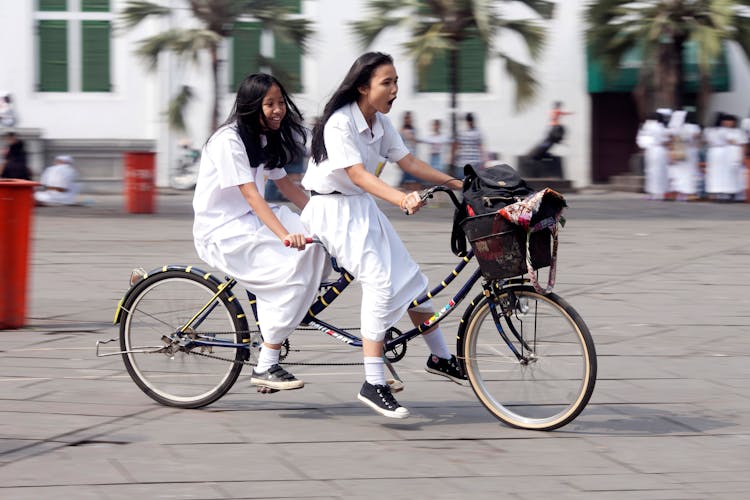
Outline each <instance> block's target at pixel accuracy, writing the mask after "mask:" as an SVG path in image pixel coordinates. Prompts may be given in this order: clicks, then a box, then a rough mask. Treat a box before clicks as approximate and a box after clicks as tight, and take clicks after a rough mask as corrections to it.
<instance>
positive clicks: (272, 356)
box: [255, 346, 281, 373]
mask: <svg viewBox="0 0 750 500" xmlns="http://www.w3.org/2000/svg"><path fill="white" fill-rule="evenodd" d="M279 354H281V349H271V348H270V347H267V346H263V347H262V348H261V349H260V354H259V355H258V366H256V367H255V371H256V372H257V373H263V372H264V371H266V370H268V369H269V368H271V367H272V366H273V365H276V364H278V363H279Z"/></svg>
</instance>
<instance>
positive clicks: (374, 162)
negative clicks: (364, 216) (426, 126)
mask: <svg viewBox="0 0 750 500" xmlns="http://www.w3.org/2000/svg"><path fill="white" fill-rule="evenodd" d="M323 139H324V141H325V144H326V150H327V151H328V158H327V159H326V160H324V161H322V162H321V163H320V164H316V163H315V161H314V160H313V159H312V158H311V159H310V163H309V165H308V167H307V172H306V173H305V177H304V178H303V179H302V186H303V187H304V188H305V189H308V190H312V191H317V192H318V193H331V192H333V191H338V192H339V193H342V194H347V195H353V194H362V193H364V192H365V191H364V190H362V189H361V188H359V187H358V186H356V185H355V184H354V183H353V182H352V181H351V179H349V176H348V175H347V173H346V171H345V170H344V169H345V168H347V167H351V166H353V165H356V164H358V163H361V164H363V165H364V166H365V169H366V170H367V171H368V172H370V173H372V174H374V175H377V176H379V175H380V172H381V171H382V169H383V167H384V166H385V164H386V162H398V161H399V160H402V159H403V158H404V157H405V156H406V155H407V154H409V150H408V149H407V148H406V145H405V144H404V141H403V139H402V138H401V136H400V135H399V133H398V131H397V130H396V129H395V128H394V127H393V124H391V121H390V120H389V119H388V117H386V116H385V115H383V114H382V113H375V121H374V123H373V127H372V132H371V131H370V128H369V127H368V126H367V121H366V120H365V117H364V116H363V115H362V111H361V110H360V109H359V106H358V105H357V103H356V102H353V103H351V104H349V105H346V106H342V107H341V108H339V109H338V110H336V111H335V112H334V113H333V115H331V118H329V119H328V122H327V123H326V125H325V128H324V129H323Z"/></svg>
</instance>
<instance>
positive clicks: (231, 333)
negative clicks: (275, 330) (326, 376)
mask: <svg viewBox="0 0 750 500" xmlns="http://www.w3.org/2000/svg"><path fill="white" fill-rule="evenodd" d="M297 330H308V331H318V330H317V328H297ZM349 330H359V328H350V329H349ZM235 333H247V334H250V335H252V334H254V333H260V331H259V330H255V331H252V330H238V331H237V332H215V335H234V334H235ZM188 352H189V353H190V354H195V355H196V356H202V357H204V358H210V359H218V360H219V361H226V362H229V363H233V364H235V365H245V366H257V365H258V364H257V363H253V362H252V361H246V360H237V359H230V358H225V357H222V356H216V355H214V354H206V353H204V352H196V350H194V349H191V350H190V351H188ZM290 352H301V351H300V350H299V349H298V350H295V351H292V349H291V342H289V339H287V355H286V356H288V355H289V354H288V353H290ZM286 356H284V357H285V358H286ZM284 364H285V365H290V366H362V365H364V363H363V362H361V361H359V362H348V363H347V362H333V361H331V362H328V363H312V362H304V361H297V362H285V363H284Z"/></svg>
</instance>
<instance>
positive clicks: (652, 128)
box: [636, 112, 669, 200]
mask: <svg viewBox="0 0 750 500" xmlns="http://www.w3.org/2000/svg"><path fill="white" fill-rule="evenodd" d="M636 143H637V144H638V147H639V148H641V149H643V150H644V163H645V169H644V170H645V174H646V175H645V177H646V185H645V191H646V194H647V195H648V197H649V198H650V199H652V200H663V199H664V195H665V194H666V193H667V191H668V190H669V176H668V172H667V164H668V154H667V144H668V143H669V132H668V131H667V128H666V127H665V126H664V122H663V118H662V115H661V114H660V113H658V112H654V113H651V114H649V116H648V118H647V119H646V121H645V122H643V125H641V128H640V130H638V135H637V136H636Z"/></svg>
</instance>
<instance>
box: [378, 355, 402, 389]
mask: <svg viewBox="0 0 750 500" xmlns="http://www.w3.org/2000/svg"><path fill="white" fill-rule="evenodd" d="M383 362H384V363H385V366H386V368H388V371H389V372H391V375H392V376H393V378H389V379H387V380H386V383H387V384H388V385H389V386H390V387H391V392H401V391H403V390H404V381H403V380H401V377H399V376H398V373H396V369H395V368H393V364H392V363H391V362H390V361H389V360H388V358H387V357H385V356H383Z"/></svg>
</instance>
